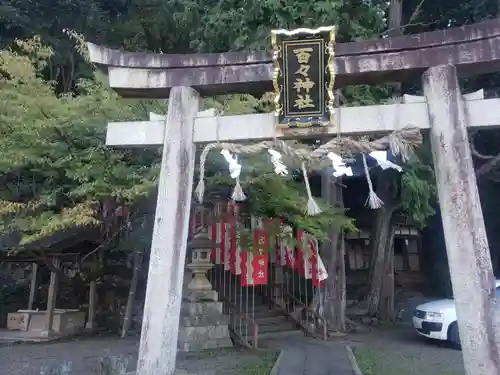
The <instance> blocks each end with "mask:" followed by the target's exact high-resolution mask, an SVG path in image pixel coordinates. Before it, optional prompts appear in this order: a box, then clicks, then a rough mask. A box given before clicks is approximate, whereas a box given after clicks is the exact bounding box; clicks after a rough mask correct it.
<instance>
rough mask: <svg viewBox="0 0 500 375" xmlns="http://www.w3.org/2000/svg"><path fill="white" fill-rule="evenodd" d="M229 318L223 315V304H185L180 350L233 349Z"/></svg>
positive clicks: (179, 341) (182, 315) (180, 325)
mask: <svg viewBox="0 0 500 375" xmlns="http://www.w3.org/2000/svg"><path fill="white" fill-rule="evenodd" d="M228 324H229V318H228V317H227V316H225V315H223V314H222V302H215V301H203V302H189V301H186V302H183V304H182V307H181V318H180V324H179V339H178V349H179V351H181V352H193V351H200V350H206V349H217V348H227V347H232V346H233V343H232V341H231V339H230V337H229V325H228Z"/></svg>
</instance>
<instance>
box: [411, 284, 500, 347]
mask: <svg viewBox="0 0 500 375" xmlns="http://www.w3.org/2000/svg"><path fill="white" fill-rule="evenodd" d="M496 288H497V289H496V295H497V296H498V297H500V280H497V281H496ZM413 327H414V328H415V329H416V330H417V333H418V334H419V335H422V336H425V337H428V338H430V339H435V340H445V341H449V342H451V343H452V344H453V346H454V347H456V348H460V336H459V334H458V324H457V312H456V310H455V301H453V300H452V299H442V300H439V301H433V302H427V303H424V304H422V305H419V306H417V308H416V309H415V312H414V314H413Z"/></svg>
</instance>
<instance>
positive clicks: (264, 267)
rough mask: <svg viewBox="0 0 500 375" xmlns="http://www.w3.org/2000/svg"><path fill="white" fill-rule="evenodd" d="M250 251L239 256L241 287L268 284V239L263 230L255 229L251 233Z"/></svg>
mask: <svg viewBox="0 0 500 375" xmlns="http://www.w3.org/2000/svg"><path fill="white" fill-rule="evenodd" d="M253 240H254V241H253V245H254V249H253V250H252V251H245V252H243V253H242V254H241V255H242V256H241V273H242V278H241V285H242V286H252V285H264V284H267V282H268V265H269V254H268V249H269V237H268V235H267V233H266V231H265V230H264V229H260V228H258V229H255V230H254V232H253Z"/></svg>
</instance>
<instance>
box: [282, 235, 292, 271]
mask: <svg viewBox="0 0 500 375" xmlns="http://www.w3.org/2000/svg"><path fill="white" fill-rule="evenodd" d="M282 232H283V233H282V235H281V239H280V248H281V251H282V253H283V255H282V256H283V258H284V260H283V263H282V265H286V266H287V267H290V268H292V269H294V268H295V255H294V244H293V228H292V227H291V226H290V225H284V226H283V230H282Z"/></svg>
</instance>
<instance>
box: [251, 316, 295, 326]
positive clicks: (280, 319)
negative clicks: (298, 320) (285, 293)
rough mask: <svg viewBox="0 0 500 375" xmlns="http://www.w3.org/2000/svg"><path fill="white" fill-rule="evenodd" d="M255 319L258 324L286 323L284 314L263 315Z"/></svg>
mask: <svg viewBox="0 0 500 375" xmlns="http://www.w3.org/2000/svg"><path fill="white" fill-rule="evenodd" d="M255 321H256V322H257V324H258V325H259V326H264V325H269V324H271V325H272V324H280V323H288V322H290V321H289V320H287V318H286V316H283V315H274V316H272V315H271V316H264V317H259V318H256V319H255Z"/></svg>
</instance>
